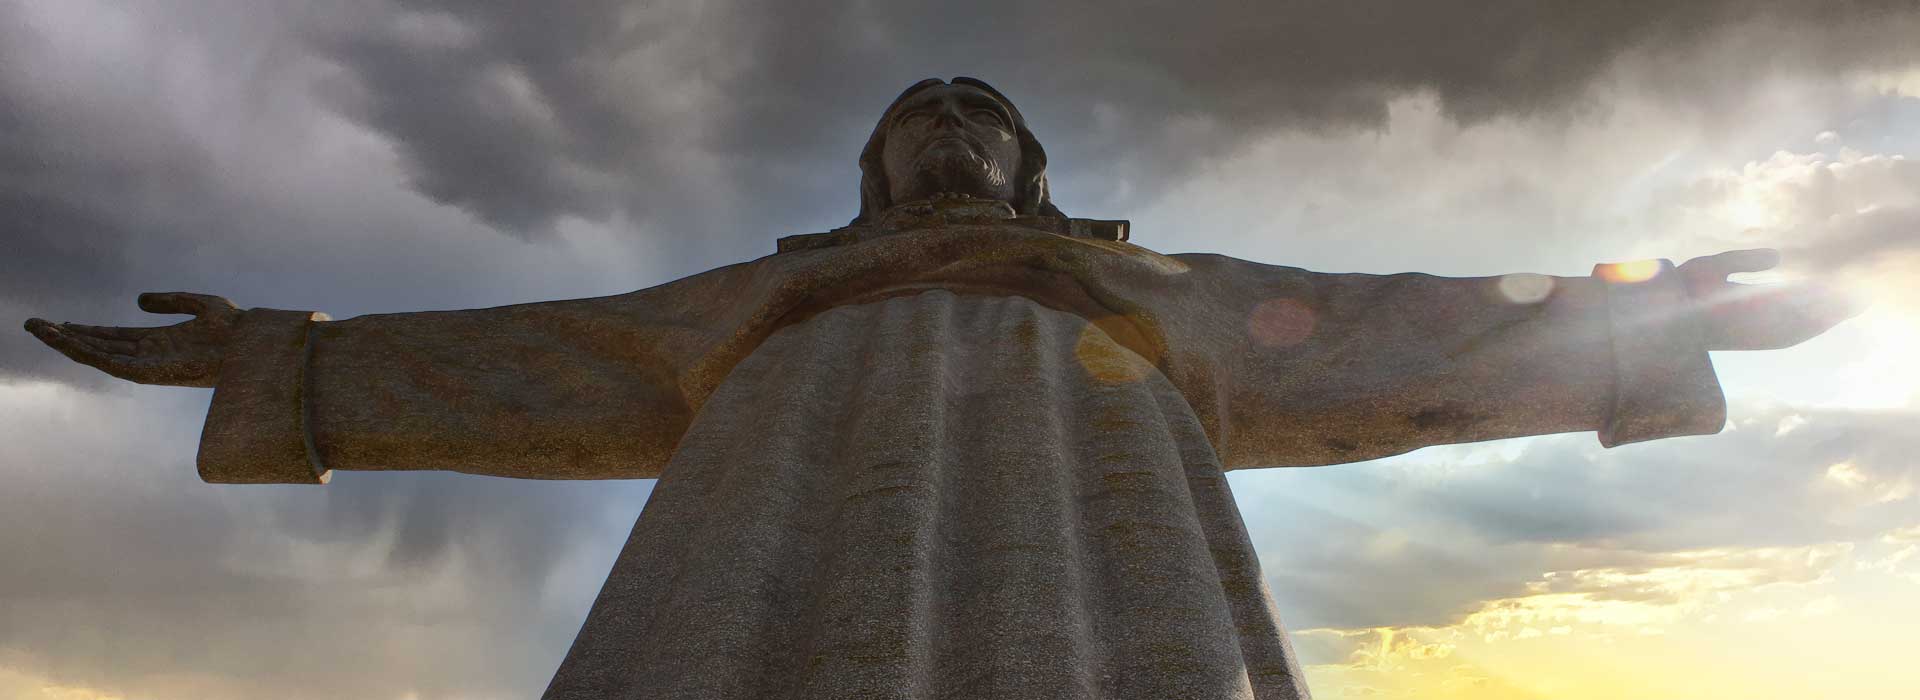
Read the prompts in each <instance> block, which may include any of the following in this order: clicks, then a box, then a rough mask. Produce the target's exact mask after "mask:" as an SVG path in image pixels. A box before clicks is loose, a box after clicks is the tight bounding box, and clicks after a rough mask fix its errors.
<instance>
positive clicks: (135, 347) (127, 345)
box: [60, 323, 140, 357]
mask: <svg viewBox="0 0 1920 700" xmlns="http://www.w3.org/2000/svg"><path fill="white" fill-rule="evenodd" d="M101 328H107V327H104V326H82V325H79V324H77V323H62V324H60V332H61V333H62V334H64V335H66V336H68V337H70V338H73V339H74V341H76V342H78V343H80V344H81V345H85V346H87V347H90V348H93V349H95V350H99V351H101V352H106V353H111V354H114V355H125V356H128V357H131V356H134V355H138V354H140V344H139V342H138V341H134V340H127V339H124V338H118V337H113V336H110V335H107V334H101V333H95V332H93V331H94V330H98V329H101ZM109 329H110V328H109ZM110 330H111V329H110Z"/></svg>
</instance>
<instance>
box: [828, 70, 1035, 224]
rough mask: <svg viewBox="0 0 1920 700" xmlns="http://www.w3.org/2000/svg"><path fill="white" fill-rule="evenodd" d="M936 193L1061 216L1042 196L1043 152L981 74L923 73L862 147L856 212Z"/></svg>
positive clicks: (865, 215)
mask: <svg viewBox="0 0 1920 700" xmlns="http://www.w3.org/2000/svg"><path fill="white" fill-rule="evenodd" d="M940 193H954V194H964V195H968V196H972V197H980V198H987V199H998V200H1002V201H1005V202H1007V204H1009V205H1011V206H1012V207H1013V210H1014V212H1015V213H1017V214H1024V215H1037V216H1061V217H1064V216H1066V215H1065V214H1062V213H1060V210H1059V209H1058V208H1056V207H1054V206H1053V201H1052V200H1051V199H1050V198H1049V197H1048V196H1047V152H1046V150H1045V149H1042V148H1041V147H1040V141H1039V139H1036V138H1034V137H1033V132H1031V131H1028V130H1027V121H1026V119H1025V118H1024V117H1021V116H1020V110H1018V109H1015V108H1014V106H1013V102H1012V101H1010V100H1008V99H1007V98H1006V96H1005V95H1002V94H1000V91H998V90H995V89H993V86H991V85H988V84H986V83H985V82H984V81H980V80H976V79H973V78H954V79H953V81H952V82H950V83H949V82H943V81H941V80H939V79H936V78H929V79H926V80H922V81H920V82H917V83H914V84H913V86H912V87H909V88H907V89H906V91H905V92H902V93H900V96H899V97H896V98H894V100H893V104H891V105H888V106H887V111H886V112H884V113H883V114H881V116H880V123H879V124H878V125H875V126H874V128H873V135H872V136H870V137H868V138H867V146H866V148H864V149H862V150H861V151H860V215H859V216H856V217H854V219H853V223H854V224H862V223H868V222H871V221H874V220H876V219H877V218H878V217H879V216H880V214H881V213H882V212H885V211H886V210H887V209H888V208H890V207H892V206H893V205H895V204H899V203H905V202H912V201H917V200H921V199H926V198H928V197H932V196H934V195H935V194H940Z"/></svg>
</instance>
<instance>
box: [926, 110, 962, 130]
mask: <svg viewBox="0 0 1920 700" xmlns="http://www.w3.org/2000/svg"><path fill="white" fill-rule="evenodd" d="M933 124H934V126H938V127H947V128H954V129H957V128H960V127H961V126H962V125H964V124H965V120H963V119H961V118H960V112H959V111H958V110H954V109H951V108H949V109H943V110H940V111H938V112H935V113H934V114H933Z"/></svg>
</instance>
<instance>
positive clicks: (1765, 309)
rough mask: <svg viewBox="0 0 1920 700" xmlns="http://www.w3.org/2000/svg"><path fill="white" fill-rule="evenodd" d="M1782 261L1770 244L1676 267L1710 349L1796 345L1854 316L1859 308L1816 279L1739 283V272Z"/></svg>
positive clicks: (1763, 268)
mask: <svg viewBox="0 0 1920 700" xmlns="http://www.w3.org/2000/svg"><path fill="white" fill-rule="evenodd" d="M1779 263H1780V251H1777V250H1773V249H1770V248H1756V249H1753V250H1733V251H1728V252H1725V253H1720V254H1717V255H1708V256H1703V257H1698V258H1694V259H1692V260H1688V261H1686V262H1685V263H1683V264H1681V265H1680V266H1679V267H1678V268H1676V269H1675V271H1676V272H1678V273H1679V274H1680V278H1681V280H1682V282H1683V283H1685V284H1686V285H1687V291H1688V292H1689V293H1690V294H1691V295H1692V297H1693V302H1694V305H1695V308H1694V309H1693V313H1692V314H1691V315H1692V316H1693V317H1694V318H1695V319H1696V320H1697V322H1699V323H1700V324H1701V325H1702V326H1704V327H1705V330H1706V338H1707V349H1709V350H1775V349H1779V348H1784V347H1789V346H1792V345H1797V344H1799V343H1800V342H1801V341H1804V340H1807V339H1808V338H1812V337H1814V336H1816V335H1819V334H1821V333H1824V332H1826V330H1827V329H1828V328H1832V327H1833V326H1834V325H1835V324H1838V323H1839V322H1841V321H1845V320H1847V319H1849V318H1852V317H1853V316H1854V315H1855V314H1858V313H1860V311H1861V308H1860V306H1859V305H1857V304H1855V303H1854V302H1853V301H1852V300H1850V299H1848V298H1847V297H1846V295H1844V294H1842V293H1841V292H1840V291H1839V290H1836V289H1833V288H1832V287H1829V286H1826V285H1822V284H1818V283H1814V282H1792V283H1783V284H1740V283H1737V282H1729V281H1727V275H1731V274H1734V273H1737V272H1759V271H1761V270H1768V269H1772V268H1773V266H1775V265H1778V264H1779Z"/></svg>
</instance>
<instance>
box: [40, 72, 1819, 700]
mask: <svg viewBox="0 0 1920 700" xmlns="http://www.w3.org/2000/svg"><path fill="white" fill-rule="evenodd" d="M859 163H860V171H861V182H860V213H859V215H858V216H857V217H856V218H854V219H853V221H852V222H851V223H850V224H849V225H847V226H845V227H843V228H839V229H835V230H833V231H829V232H824V233H816V234H809V235H800V236H789V237H787V238H784V239H781V240H780V241H779V244H778V249H779V251H778V252H777V253H775V254H773V255H769V256H767V257H764V258H760V259H758V260H754V261H751V262H743V263H739V264H735V265H729V266H726V267H722V268H718V269H715V270H710V271H707V272H703V273H700V274H697V275H693V276H691V277H687V278H684V279H681V280H677V281H674V282H669V283H667V284H663V285H660V286H657V287H652V288H649V289H643V290H640V291H637V292H632V293H629V294H622V295H618V296H609V297H600V298H594V299H577V300H571V301H551V302H542V303H533V304H521V305H515V306H503V307H498V308H489V309H473V310H467V311H433V312H420V313H399V314H379V315H371V316H361V317H358V318H351V319H346V320H341V321H333V320H329V319H328V318H327V317H326V316H325V315H322V314H319V313H314V312H308V311H287V310H278V309H264V308H253V309H240V308H237V307H235V306H234V305H233V304H231V303H229V302H228V301H227V300H225V299H222V298H219V297H215V296H207V295H200V294H186V293H171V294H145V295H141V297H140V307H141V308H143V309H145V310H147V311H151V312H155V313H177V314H192V315H193V316H194V318H193V319H192V320H189V321H186V322H184V323H180V324H178V325H173V326H166V327H161V328H116V327H95V326H82V325H74V324H64V323H63V324H53V323H49V322H47V321H43V320H39V319H34V320H30V321H28V322H27V329H28V330H29V331H31V332H32V333H33V334H34V335H35V336H37V337H39V339H40V340H42V341H44V342H45V343H46V344H48V345H50V346H52V347H53V348H55V349H57V350H59V351H60V352H62V353H65V354H66V355H67V356H68V357H71V358H72V359H74V360H77V361H79V362H83V363H86V364H88V365H91V366H93V367H96V368H99V369H100V370H102V371H105V372H107V373H108V374H111V375H113V376H116V377H120V378H123V379H128V380H132V381H135V382H142V383H148V384H171V385H177V386H194V387H211V388H213V390H214V393H213V402H212V404H211V406H210V408H209V410H208V413H207V422H206V427H205V430H204V432H203V434H202V436H201V440H200V452H199V458H198V465H199V470H200V475H201V476H202V477H203V478H204V479H205V480H206V481H209V482H213V483H307V484H320V483H325V482H326V480H327V476H328V473H329V471H330V470H334V469H360V470H399V469H437V470H450V471H459V472H466V473H470V474H485V475H492V476H509V477H521V478H531V479H632V478H647V479H652V478H657V479H659V483H658V485H657V486H656V487H655V489H654V490H653V494H652V496H651V498H650V499H649V500H648V502H647V504H646V508H645V510H644V512H642V513H641V515H640V518H639V522H638V523H637V524H636V525H635V526H634V528H633V533H632V536H631V537H630V538H629V539H628V540H627V542H626V544H625V546H624V549H623V550H622V551H621V553H620V555H619V558H618V559H617V560H616V561H615V563H614V564H613V567H612V572H611V573H610V574H609V576H608V578H607V581H606V584H605V585H604V587H603V588H602V590H601V591H600V594H599V597H598V598H597V599H596V600H595V602H594V604H593V608H592V610H591V612H589V613H588V615H587V618H586V621H585V623H584V624H583V625H582V627H581V629H580V632H579V635H578V637H576V639H575V640H574V643H573V646H572V648H571V649H570V650H569V651H568V653H567V655H566V657H565V660H564V661H563V662H562V663H561V665H560V667H559V670H558V671H557V673H556V674H555V676H554V678H553V680H552V682H551V684H550V685H549V686H548V688H547V691H546V695H545V697H546V698H549V699H551V700H585V699H588V698H593V699H600V698H630V699H635V698H645V699H649V700H667V699H681V698H685V699H701V700H708V699H714V700H718V699H740V700H749V699H751V700H764V699H768V698H792V699H799V698H809V699H820V700H826V699H829V698H833V699H840V698H902V699H905V698H913V699H922V698H924V699H928V700H931V699H935V698H939V699H943V700H944V699H951V700H963V699H982V700H984V699H988V698H1087V699H1091V698H1112V699H1117V700H1163V699H1166V698H1194V699H1201V700H1215V699H1218V700H1226V699H1229V698H1257V699H1259V700H1283V699H1294V698H1306V697H1309V695H1308V692H1307V689H1306V687H1305V685H1304V681H1303V679H1302V677H1301V671H1300V664H1299V661H1298V660H1297V658H1296V657H1295V654H1294V652H1293V650H1292V649H1291V647H1290V646H1289V644H1288V642H1287V638H1286V635H1285V633H1284V632H1283V631H1282V628H1281V625H1280V620H1279V617H1278V615H1277V614H1276V613H1275V610H1274V606H1273V603H1272V600H1271V598H1270V596H1269V594H1268V591H1267V588H1266V584H1265V582H1264V577H1263V576H1262V575H1261V572H1260V565H1259V562H1258V560H1257V559H1256V557H1255V554H1254V549H1253V545H1252V543H1251V542H1250V541H1249V539H1248V536H1247V531H1246V529H1245V526H1244V525H1243V523H1242V522H1241V518H1240V514H1239V512H1238V510H1237V509H1236V507H1235V505H1234V499H1233V495H1232V493H1231V492H1230V491H1229V489H1228V485H1227V479H1226V472H1227V471H1228V470H1231V469H1247V468H1255V467H1282V466H1310V465H1325V464H1335V463H1342V462H1354V461H1360V460H1367V459H1374V458H1377V457H1384V456H1387V455H1393V454H1399V453H1402V452H1406V451H1409V450H1414V449H1418V448H1420V447H1424V446H1428V445H1439V444H1446V443H1462V442H1473V441H1479V440H1492V439H1497V438H1509V437H1517V436H1523V435H1542V434H1547V433H1563V432H1573V431H1596V432H1597V433H1598V434H1599V438H1600V441H1601V443H1602V444H1604V445H1607V446H1613V445H1620V444H1625V443H1631V442H1639V441H1643V440H1652V439H1657V438H1664V437H1671V436H1678V435H1704V434H1710V433H1715V432H1718V431H1719V430H1720V429H1721V427H1722V426H1723V424H1725V422H1726V408H1725V402H1724V400H1723V398H1722V396H1721V392H1720V387H1719V384H1718V382H1717V380H1716V379H1715V377H1714V373H1713V365H1712V363H1711V361H1710V359H1709V357H1708V352H1709V351H1712V350H1760V349H1770V348H1780V347H1785V346H1789V345H1793V344H1795V343H1798V342H1800V341H1802V340H1805V339H1807V338H1810V337H1812V336H1814V335H1817V334H1819V333H1821V332H1822V331H1824V330H1826V329H1827V328H1828V327H1830V326H1832V325H1833V324H1835V323H1837V322H1839V321H1840V320H1841V319H1844V318H1845V317H1846V316H1847V315H1848V314H1849V308H1848V307H1847V306H1846V305H1844V304H1842V303H1839V302H1838V297H1836V296H1835V295H1832V294H1830V293H1827V292H1824V291H1822V290H1821V288H1819V287H1816V286H1813V285H1806V284H1801V285H1743V284H1736V283H1732V282H1729V281H1728V280H1727V277H1728V275H1730V274H1733V273H1738V272H1746V271H1754V270H1761V269H1765V268H1768V267H1771V266H1772V265H1773V264H1774V263H1775V259H1776V258H1777V256H1776V255H1775V254H1774V253H1773V252H1772V251H1765V250H1755V251H1736V252H1731V253H1722V254H1719V255H1714V256H1708V257H1703V258H1697V259H1694V260H1691V261H1688V262H1687V263H1685V264H1683V265H1679V266H1674V265H1673V264H1672V263H1669V262H1667V261H1664V260H1659V261H1644V262H1634V263H1620V264H1607V265H1600V266H1597V267H1596V268H1595V271H1594V274H1593V275H1591V276H1588V277H1552V276H1546V275H1506V276H1499V277H1482V278H1447V277H1435V276H1431V275H1425V274H1414V273H1409V274H1394V275H1372V274H1325V273H1317V272H1309V271H1306V270H1301V269H1298V268H1292V267H1281V266H1275V265H1267V264H1262V263H1256V262H1249V261H1246V260H1239V259H1235V258H1230V257H1224V256H1220V255H1208V254H1180V255H1162V254H1160V253H1156V252H1154V251H1152V250H1148V249H1146V248H1143V247H1140V246H1138V245H1134V244H1132V243H1129V242H1127V237H1128V236H1127V223H1126V222H1124V221H1117V220H1093V219H1077V218H1070V217H1068V216H1067V215H1066V214H1064V213H1063V212H1062V211H1061V210H1060V209H1059V208H1057V207H1055V206H1054V203H1053V201H1052V200H1051V198H1050V197H1049V196H1048V192H1047V177H1046V166H1047V157H1046V152H1045V151H1044V150H1042V148H1041V146H1040V142H1039V141H1038V140H1037V139H1036V138H1035V137H1034V135H1033V134H1032V132H1031V131H1029V130H1028V127H1027V124H1026V121H1025V119H1024V118H1022V117H1021V115H1020V112H1019V110H1017V109H1015V108H1014V105H1013V103H1012V102H1011V101H1009V100H1008V99H1007V98H1006V97H1005V96H1003V95H1001V94H1000V93H999V92H998V91H996V90H994V89H993V88H992V87H990V86H988V85H987V84H986V83H984V82H981V81H978V80H973V79H969V78H956V79H954V80H953V81H951V82H945V81H940V80H926V81H922V82H920V83H917V84H915V85H913V86H912V87H909V88H908V89H907V90H906V91H905V92H904V93H902V94H901V95H900V97H899V98H898V99H896V100H895V101H894V102H893V104H892V105H890V106H889V107H888V108H887V110H886V112H885V113H884V114H883V115H882V116H881V118H880V122H879V124H878V125H877V126H876V127H875V128H874V131H873V134H872V136H871V137H870V139H869V140H868V142H867V145H866V148H865V150H863V151H862V152H861V154H860V160H859Z"/></svg>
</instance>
